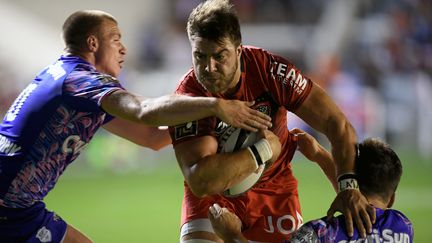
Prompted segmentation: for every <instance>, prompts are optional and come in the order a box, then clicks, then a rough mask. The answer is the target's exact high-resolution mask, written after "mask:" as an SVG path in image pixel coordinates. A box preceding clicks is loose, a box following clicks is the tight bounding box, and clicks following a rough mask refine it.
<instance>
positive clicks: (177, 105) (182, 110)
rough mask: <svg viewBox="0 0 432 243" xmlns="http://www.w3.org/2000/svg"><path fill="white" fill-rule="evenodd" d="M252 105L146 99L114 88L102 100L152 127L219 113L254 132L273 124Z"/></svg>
mask: <svg viewBox="0 0 432 243" xmlns="http://www.w3.org/2000/svg"><path fill="white" fill-rule="evenodd" d="M252 105H253V103H252V102H245V101H238V100H224V99H218V98H211V97H188V96H183V95H166V96H162V97H158V98H144V97H141V96H137V95H134V94H131V93H129V92H127V91H124V90H118V91H115V92H113V93H112V94H110V95H108V96H107V97H105V98H104V99H103V100H102V108H103V109H104V110H105V111H106V112H108V113H109V114H111V115H113V116H116V117H121V118H123V119H125V120H129V121H133V122H138V123H144V124H146V125H150V126H159V125H167V126H168V125H177V124H181V123H185V122H188V121H193V120H199V119H202V118H205V117H209V116H217V117H219V118H220V119H221V120H222V121H224V122H226V123H229V124H231V125H233V126H235V127H240V128H243V129H247V130H250V131H253V132H255V131H257V130H258V129H267V128H268V127H270V126H271V122H270V117H269V116H267V115H265V114H263V113H261V112H259V111H256V110H254V109H251V108H250V106H252Z"/></svg>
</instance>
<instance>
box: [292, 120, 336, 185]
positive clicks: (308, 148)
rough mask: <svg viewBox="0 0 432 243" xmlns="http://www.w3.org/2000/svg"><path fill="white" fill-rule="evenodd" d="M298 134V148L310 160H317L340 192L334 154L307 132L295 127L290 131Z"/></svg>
mask: <svg viewBox="0 0 432 243" xmlns="http://www.w3.org/2000/svg"><path fill="white" fill-rule="evenodd" d="M290 132H291V133H293V134H295V135H296V136H297V146H298V150H299V151H300V152H301V153H302V154H303V155H304V156H305V157H306V158H307V159H308V160H310V161H313V162H316V163H317V164H318V165H319V167H320V168H321V170H322V171H323V172H324V174H325V175H326V176H327V178H328V179H329V181H330V183H331V184H332V186H333V189H334V190H335V191H336V193H337V192H338V186H337V178H336V165H335V163H334V161H333V156H332V155H331V153H330V152H329V151H327V149H325V148H324V147H323V146H321V144H319V143H318V141H317V140H316V139H315V138H314V137H312V136H311V135H310V134H308V133H307V132H305V131H303V130H301V129H299V128H294V129H292V130H291V131H290Z"/></svg>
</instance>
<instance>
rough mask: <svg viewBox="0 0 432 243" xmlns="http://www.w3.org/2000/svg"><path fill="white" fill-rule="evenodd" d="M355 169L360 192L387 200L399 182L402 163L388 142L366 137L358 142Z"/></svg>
mask: <svg viewBox="0 0 432 243" xmlns="http://www.w3.org/2000/svg"><path fill="white" fill-rule="evenodd" d="M355 171H356V174H357V179H358V183H359V187H360V190H361V191H362V193H364V194H365V195H372V194H374V195H378V196H380V197H381V198H382V199H384V200H387V199H389V198H390V197H391V196H392V194H393V193H394V192H395V191H396V188H397V186H398V184H399V181H400V178H401V176H402V164H401V161H400V159H399V157H398V156H397V154H396V153H395V152H394V151H393V149H391V148H390V146H389V145H388V144H386V143H384V142H382V141H380V140H379V139H376V138H368V139H365V140H364V141H363V142H362V143H360V144H358V156H357V159H356V162H355Z"/></svg>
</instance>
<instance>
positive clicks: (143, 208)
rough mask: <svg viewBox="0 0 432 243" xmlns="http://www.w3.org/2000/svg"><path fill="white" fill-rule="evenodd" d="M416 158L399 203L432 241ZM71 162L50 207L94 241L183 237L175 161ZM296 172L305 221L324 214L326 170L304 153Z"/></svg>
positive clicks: (429, 191)
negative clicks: (135, 166)
mask: <svg viewBox="0 0 432 243" xmlns="http://www.w3.org/2000/svg"><path fill="white" fill-rule="evenodd" d="M414 159H415V158H414ZM414 159H413V158H412V157H403V156H402V161H403V162H404V174H403V177H402V181H401V184H400V186H399V188H398V192H397V201H396V204H395V206H394V208H396V209H398V210H400V211H403V212H404V213H405V214H406V215H407V216H408V217H409V218H410V219H411V221H412V222H413V224H414V229H415V240H414V242H417V243H422V242H425V243H427V242H431V241H432V230H430V229H429V226H430V225H429V220H430V219H431V218H432V179H431V176H430V171H431V169H432V165H431V164H429V165H426V164H425V163H421V162H418V161H416V163H413V162H412V161H413V160H414ZM415 160H417V159H415ZM72 167H73V168H71V170H69V171H66V175H64V176H63V177H62V178H61V179H60V181H59V183H58V184H57V186H56V188H55V189H54V190H53V191H52V192H51V193H50V194H49V195H48V197H47V199H46V203H47V205H48V208H49V209H51V210H54V211H56V212H57V213H58V214H59V215H60V216H62V217H63V218H64V219H65V220H66V221H67V222H68V223H70V224H72V225H74V226H76V227H77V228H79V229H81V230H82V231H84V232H86V234H87V235H89V236H90V237H91V238H92V239H93V240H94V241H95V242H102V243H123V242H127V243H141V242H155V243H159V242H178V238H179V221H180V219H179V217H180V203H181V198H182V188H183V180H182V176H181V173H180V170H179V169H178V168H177V165H176V163H175V162H174V161H173V162H172V166H162V167H160V168H158V169H152V170H151V172H145V171H140V172H133V173H123V174H118V173H117V174H113V173H109V172H104V173H102V172H97V173H96V172H95V173H85V174H86V175H85V176H84V175H83V176H78V175H77V174H79V173H80V170H83V169H80V168H79V167H75V165H73V166H72ZM294 173H295V174H296V176H297V178H298V179H299V183H300V186H299V187H300V200H301V203H302V208H303V218H304V220H305V221H307V220H310V219H313V218H317V217H320V216H322V215H324V214H325V212H326V211H327V209H328V207H329V205H330V203H331V201H332V200H333V198H334V195H335V194H334V192H333V191H332V189H331V187H330V184H329V183H328V182H327V181H326V179H325V177H324V175H323V174H322V173H321V171H320V170H319V168H318V167H317V166H316V165H314V164H312V163H310V162H306V161H303V160H302V158H301V157H299V158H298V161H297V162H295V163H294ZM83 174H84V172H83Z"/></svg>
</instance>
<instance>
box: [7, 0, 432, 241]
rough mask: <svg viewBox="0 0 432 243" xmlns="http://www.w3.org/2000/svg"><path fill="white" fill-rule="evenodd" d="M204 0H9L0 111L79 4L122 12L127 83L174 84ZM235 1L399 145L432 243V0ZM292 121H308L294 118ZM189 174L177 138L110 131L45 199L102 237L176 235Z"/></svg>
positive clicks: (300, 162)
mask: <svg viewBox="0 0 432 243" xmlns="http://www.w3.org/2000/svg"><path fill="white" fill-rule="evenodd" d="M199 2H201V1H199V0H123V1H121V2H118V1H97V0H75V1H66V0H58V1H49V0H38V1H28V0H15V1H8V0H0V15H1V16H2V21H0V29H2V32H3V34H2V37H1V38H0V115H1V116H3V115H4V113H5V112H6V110H7V108H8V107H9V105H10V104H11V103H12V101H13V99H14V98H15V96H16V95H17V94H18V93H19V91H20V90H21V89H22V88H23V87H24V86H26V84H27V83H28V82H29V81H30V80H31V79H32V78H33V77H34V76H35V75H36V73H37V72H38V71H39V70H40V69H41V68H43V67H44V66H46V65H48V64H50V63H51V62H53V61H54V60H55V59H56V58H57V57H58V56H59V55H60V54H61V53H62V49H63V43H62V41H61V38H60V31H61V26H62V24H63V21H64V19H65V18H66V17H67V16H68V15H69V14H71V13H72V12H74V11H76V10H79V9H101V10H104V11H107V12H109V13H111V14H113V15H114V16H115V17H116V18H117V19H118V21H119V23H120V27H121V29H122V32H123V36H124V37H123V39H124V43H125V45H126V46H127V47H128V57H127V58H128V59H127V64H126V68H125V69H124V71H123V73H122V77H121V81H122V82H123V84H124V85H125V86H126V87H127V88H129V89H130V90H133V91H135V92H136V93H140V94H143V95H146V96H149V97H155V96H158V95H162V94H167V93H170V92H172V91H173V90H174V88H175V86H176V84H177V81H178V79H179V78H180V77H181V75H182V74H183V73H184V72H185V71H186V70H187V69H188V68H189V67H190V64H191V60H190V48H189V44H188V41H187V38H186V33H185V31H184V29H185V20H186V18H187V16H188V13H189V12H190V10H191V9H192V8H193V7H194V6H196V5H197V4H198V3H199ZM233 3H235V4H236V7H237V10H238V12H239V15H240V19H241V22H242V32H243V43H244V44H252V45H257V46H260V47H263V48H266V49H269V50H271V51H274V52H276V53H278V54H281V55H283V56H285V57H287V58H289V59H291V60H292V61H293V62H294V63H295V64H296V65H297V67H299V68H300V69H302V70H303V71H304V73H305V74H307V75H308V76H309V77H311V78H312V79H313V80H315V81H316V82H318V83H319V84H320V85H321V86H323V87H324V88H325V89H326V90H327V91H328V92H329V94H330V95H331V96H332V97H333V98H334V99H335V100H336V102H337V103H338V104H339V105H340V107H341V108H342V109H343V110H344V111H345V113H346V114H347V116H348V117H349V118H350V120H351V121H352V123H353V124H354V126H355V127H356V129H357V131H358V135H359V138H360V139H363V138H365V137H368V136H373V137H380V138H382V139H384V140H385V141H387V142H388V143H390V144H391V145H392V146H393V147H394V148H396V150H397V151H398V153H399V154H400V155H401V157H402V160H403V161H402V162H403V165H404V175H403V178H402V181H401V184H400V187H399V189H398V193H397V198H398V199H397V203H396V205H395V208H397V209H399V210H401V211H403V212H405V214H406V215H407V216H408V217H409V218H410V219H411V220H412V222H413V223H414V228H415V242H430V241H431V240H432V232H431V230H430V229H429V219H430V218H431V217H432V189H431V188H432V180H431V178H430V175H429V174H430V172H431V171H432V77H431V74H432V58H431V57H432V1H430V0H381V1H373V0H350V1H345V0H328V1H321V0H307V1H295V0H267V1H264V0H233ZM294 126H299V127H303V128H304V129H308V127H306V126H305V125H304V124H303V123H302V122H301V121H299V120H298V119H295V118H292V117H291V118H290V124H289V127H290V128H292V127H294ZM310 132H312V133H313V131H310ZM317 136H318V135H317ZM318 138H319V139H320V140H321V141H322V142H323V143H324V144H327V146H328V143H327V141H326V140H325V138H323V137H320V136H318ZM294 169H295V173H296V175H297V177H298V178H299V181H300V193H301V200H302V203H303V214H304V219H305V220H309V219H312V218H316V217H319V216H321V215H323V214H325V212H326V210H327V208H328V207H329V205H330V203H331V201H332V199H333V197H334V193H333V192H332V190H331V187H330V185H329V184H326V182H325V177H324V176H323V175H322V173H321V172H320V171H319V169H318V168H317V167H316V166H314V165H313V164H311V163H309V162H307V161H305V160H304V158H302V157H301V156H297V157H296V159H295V162H294ZM182 184H183V182H182V176H181V173H180V170H179V169H178V167H177V164H176V162H175V158H174V155H173V150H172V148H171V147H169V148H165V149H163V150H162V151H159V152H154V151H151V150H149V149H146V148H140V147H138V146H135V145H133V144H131V143H129V142H127V141H124V140H121V139H118V138H115V137H113V136H111V135H109V134H107V133H105V132H104V131H100V132H99V134H98V135H97V136H96V137H95V139H94V140H93V142H92V143H91V144H90V145H89V146H88V147H87V150H86V151H85V153H84V154H83V155H82V156H81V157H80V158H79V160H78V161H76V162H75V163H74V164H73V165H72V166H71V167H70V168H69V169H68V170H67V171H66V173H65V176H64V177H63V178H62V179H60V181H59V183H58V185H57V187H56V188H55V190H54V191H53V192H52V193H51V194H50V195H49V196H48V198H47V204H48V206H49V208H51V209H53V210H55V211H56V212H58V213H59V214H60V215H61V216H62V217H63V218H65V219H66V220H67V221H68V222H70V223H72V224H74V225H75V226H77V227H78V228H80V229H82V230H83V231H85V232H86V233H87V234H88V235H90V236H91V237H92V238H93V239H94V240H95V242H177V241H178V237H179V232H178V228H179V220H180V219H179V214H180V202H181V197H182Z"/></svg>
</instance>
